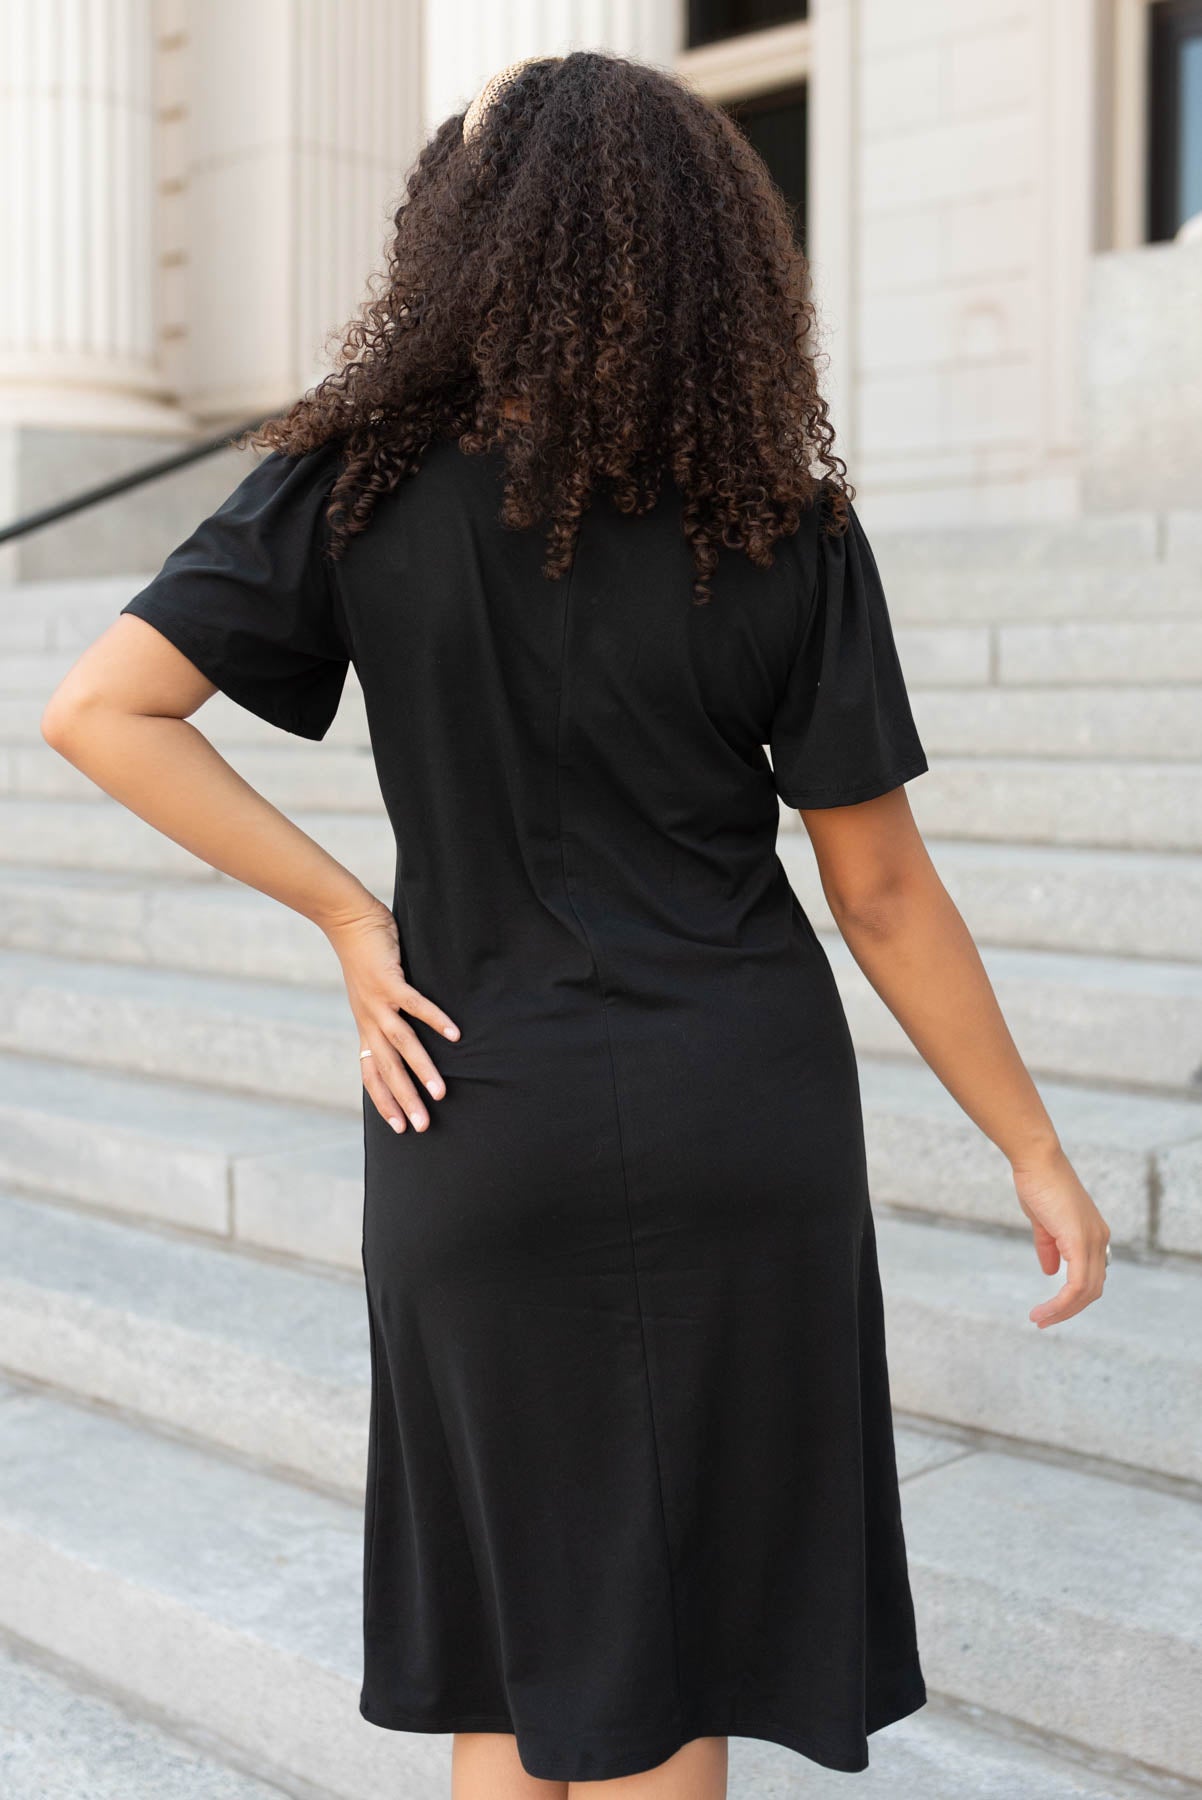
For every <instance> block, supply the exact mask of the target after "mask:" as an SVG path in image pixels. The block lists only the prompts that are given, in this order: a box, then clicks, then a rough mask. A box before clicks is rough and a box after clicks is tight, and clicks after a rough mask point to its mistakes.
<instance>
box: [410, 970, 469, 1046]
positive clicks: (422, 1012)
mask: <svg viewBox="0 0 1202 1800" xmlns="http://www.w3.org/2000/svg"><path fill="white" fill-rule="evenodd" d="M396 1006H397V1009H398V1010H399V1011H401V1012H407V1013H411V1014H412V1015H413V1017H414V1018H415V1019H421V1020H423V1021H424V1022H425V1024H427V1025H433V1027H434V1029H435V1030H436V1031H441V1033H442V1035H443V1037H448V1038H452V1039H454V1038H457V1037H458V1036H459V1027H458V1025H456V1023H455V1021H454V1020H453V1019H452V1018H450V1017H449V1015H448V1014H447V1013H445V1012H443V1010H442V1007H441V1006H436V1005H435V1004H434V1002H433V1000H429V999H427V997H426V995H425V994H422V993H419V992H418V990H417V989H416V988H415V987H414V986H413V985H412V984H411V983H410V982H408V981H406V980H405V979H404V976H402V977H401V980H400V983H399V985H398V988H397V998H396Z"/></svg>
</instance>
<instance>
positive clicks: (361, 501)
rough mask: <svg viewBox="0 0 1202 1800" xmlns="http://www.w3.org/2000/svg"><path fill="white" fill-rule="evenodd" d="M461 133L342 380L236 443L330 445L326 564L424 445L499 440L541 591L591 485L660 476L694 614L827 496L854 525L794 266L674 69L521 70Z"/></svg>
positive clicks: (800, 260)
mask: <svg viewBox="0 0 1202 1800" xmlns="http://www.w3.org/2000/svg"><path fill="white" fill-rule="evenodd" d="M463 118H464V114H463V113H456V114H455V115H454V116H452V117H451V118H448V119H447V120H446V121H445V122H444V123H443V124H442V125H441V126H439V128H438V130H437V131H436V132H435V133H434V135H433V136H432V137H431V139H430V140H429V142H428V143H427V144H426V146H425V148H424V149H423V150H422V151H421V153H420V155H419V156H418V158H417V161H416V163H415V165H414V167H413V169H412V171H411V172H410V175H409V179H408V183H407V190H406V196H405V199H404V200H403V202H402V203H401V205H400V206H399V208H398V209H397V211H396V213H395V215H394V218H393V224H394V226H395V235H394V236H393V238H392V241H391V245H390V247H389V250H388V256H387V265H386V271H385V273H384V275H383V276H382V277H381V276H380V275H379V274H376V275H374V276H373V277H372V278H371V281H370V283H369V297H368V299H367V300H366V301H365V302H364V304H363V305H362V307H361V309H360V311H359V313H358V314H357V315H356V317H355V318H354V319H353V320H352V322H351V323H350V324H349V325H348V326H346V327H345V328H344V329H343V330H342V332H340V333H339V334H336V335H339V336H341V338H342V343H341V350H340V354H339V360H338V364H337V366H336V367H335V368H334V369H333V370H332V372H331V373H330V374H328V375H327V376H325V378H324V379H323V380H321V381H320V382H319V383H318V384H317V386H316V387H314V388H313V389H312V390H310V391H309V392H308V393H306V394H305V395H304V396H303V397H302V398H301V399H299V400H297V401H296V402H295V404H293V405H292V406H291V407H290V409H289V410H288V411H287V412H285V413H283V414H282V415H280V416H278V417H276V418H273V419H270V420H268V421H266V422H265V423H264V424H262V425H260V426H259V427H258V428H257V429H255V430H253V431H251V432H248V433H244V434H243V436H242V438H241V439H240V440H239V441H240V443H241V445H242V446H243V447H246V446H251V445H253V446H255V447H257V448H271V449H278V450H280V451H282V452H284V453H286V454H300V453H302V452H305V451H308V450H313V449H316V448H318V447H319V446H320V445H322V444H325V443H327V442H329V441H330V440H332V439H337V440H339V441H340V442H341V443H342V445H343V450H344V456H343V466H342V468H341V470H340V473H339V477H338V480H337V482H336V483H335V485H334V488H333V490H332V493H331V497H330V504H329V507H328V509H327V518H328V522H329V531H330V553H331V554H332V555H334V556H340V555H341V554H342V553H343V550H344V549H345V546H346V544H347V542H348V541H349V539H350V538H351V537H352V536H354V535H355V534H357V533H358V532H360V531H362V530H364V529H365V527H366V526H367V524H368V521H369V518H370V515H371V512H372V508H373V506H374V504H375V501H376V498H377V496H378V495H380V494H383V493H386V492H388V491H389V490H390V489H392V488H394V487H395V486H396V485H397V483H398V482H399V481H400V480H401V479H402V478H403V477H404V476H407V475H410V474H412V473H414V472H415V471H416V470H417V469H418V468H419V466H420V464H421V461H422V457H423V454H424V453H425V452H426V450H427V449H428V448H429V446H430V445H431V444H432V443H433V442H434V441H435V440H437V439H439V438H455V439H457V440H458V443H459V447H460V449H461V450H463V451H464V452H466V453H469V454H473V453H480V452H483V451H487V450H493V449H497V448H500V447H502V446H503V448H504V458H505V487H504V498H503V502H502V506H501V512H500V515H499V516H500V520H501V522H502V523H503V524H505V525H507V526H510V527H513V528H517V529H521V528H528V527H533V526H537V525H538V524H540V523H541V522H543V521H549V525H548V529H547V547H546V558H545V562H544V565H543V572H544V574H545V575H546V576H548V577H549V578H552V579H555V578H557V577H559V576H561V575H563V574H564V573H565V572H566V571H567V569H568V568H569V566H570V564H571V560H572V555H573V551H574V548H575V543H576V537H577V533H578V531H579V528H580V520H581V516H582V514H583V513H584V511H585V509H586V508H587V506H588V504H589V499H590V496H591V494H592V493H593V492H594V491H597V490H600V489H602V488H603V487H604V488H605V489H606V491H608V492H609V493H610V495H611V496H612V498H613V500H614V503H615V504H616V505H617V507H618V508H619V509H620V510H621V511H623V512H628V513H631V512H643V511H646V510H647V509H648V508H649V507H651V506H652V505H654V504H655V502H656V499H657V498H658V495H659V491H660V484H661V482H662V481H663V479H664V476H665V473H668V474H670V476H671V478H672V479H673V480H674V481H675V483H676V485H677V488H678V489H679V491H680V494H681V498H682V510H681V518H682V524H683V528H684V534H685V537H686V538H687V540H688V542H689V544H690V546H691V548H692V553H693V563H694V569H695V576H694V584H693V594H694V599H695V601H696V602H697V603H699V604H700V603H704V602H705V601H707V600H708V599H710V598H711V588H710V577H711V575H712V574H713V572H714V569H715V568H716V566H717V562H718V553H719V549H720V547H721V546H722V545H726V546H728V547H729V548H731V549H739V550H742V551H744V552H745V553H746V554H747V556H748V557H749V558H750V560H751V561H752V562H753V563H755V564H757V565H759V566H762V567H767V566H770V565H771V563H772V561H773V558H774V552H773V549H772V546H773V543H774V541H775V540H776V539H777V538H779V537H782V536H786V535H790V534H792V533H794V532H796V531H797V529H798V527H799V525H800V521H801V515H802V512H803V510H804V509H805V508H807V507H809V506H811V505H813V504H816V502H817V501H818V500H819V499H820V498H829V505H828V506H827V507H825V508H824V521H823V523H824V529H829V530H834V531H838V530H843V529H845V528H846V524H847V502H848V500H849V499H851V498H852V497H853V496H854V493H855V490H854V488H851V487H850V486H849V484H848V482H847V480H846V476H847V469H846V465H845V464H844V463H843V461H842V459H841V458H840V457H838V456H837V455H836V454H835V451H834V448H833V443H834V428H833V426H832V425H831V423H830V421H829V419H828V416H827V407H826V402H825V400H824V399H823V398H822V396H821V394H820V393H819V390H818V377H817V369H816V357H815V349H814V339H815V315H814V308H813V303H812V299H811V293H810V280H809V270H808V266H807V263H806V259H805V257H804V255H803V254H802V251H801V249H800V248H799V247H798V244H797V242H796V239H795V237H794V233H793V228H792V224H791V221H790V216H789V209H788V206H787V203H786V201H785V199H784V196H783V195H782V193H781V192H780V190H779V189H778V188H777V187H776V185H775V183H774V182H773V180H772V178H771V176H770V175H769V173H768V170H767V168H766V167H765V165H764V163H763V161H762V159H761V158H760V157H759V155H758V154H757V153H756V152H755V151H754V150H753V149H752V147H751V146H750V144H749V143H748V142H747V140H746V138H745V137H744V136H743V134H742V133H741V131H740V130H739V129H738V127H737V126H736V125H735V124H734V123H733V122H732V120H731V119H730V117H729V116H728V115H727V114H726V113H725V112H724V111H723V110H722V109H721V108H720V107H718V106H715V105H713V104H712V103H711V102H710V101H708V100H706V99H704V98H703V97H702V96H701V95H699V94H698V93H696V92H695V91H693V90H692V89H691V88H690V87H688V86H687V85H686V83H685V82H684V81H683V80H681V79H680V78H678V77H677V76H675V75H673V74H671V73H670V72H667V71H664V70H662V69H659V68H656V67H654V66H651V65H648V64H644V63H640V62H636V61H634V60H632V59H630V58H627V57H623V56H619V55H616V54H613V53H610V52H603V51H596V50H579V51H574V52H572V53H571V54H570V55H566V56H563V57H545V58H539V59H533V60H531V61H530V62H529V63H527V64H526V66H525V68H524V69H522V70H521V71H520V72H519V73H518V74H517V76H516V78H515V79H514V80H513V81H512V82H511V84H510V85H508V86H507V87H505V88H503V89H502V91H501V93H500V95H499V97H498V98H497V99H496V100H494V101H493V102H492V103H491V104H490V105H489V106H488V108H487V110H486V111H485V113H484V116H483V119H482V122H481V125H480V127H479V130H478V132H477V134H476V135H474V136H472V137H471V138H470V141H469V142H468V143H466V144H465V142H464V141H463V135H462V129H461V128H462V123H463ZM381 280H382V281H383V284H384V285H383V289H382V291H381V290H380V289H379V287H378V284H379V283H380V281H381ZM515 405H516V406H518V407H521V406H523V405H524V406H525V409H526V415H527V416H526V417H525V418H522V417H515V414H514V412H512V411H511V410H510V408H511V407H513V406H515Z"/></svg>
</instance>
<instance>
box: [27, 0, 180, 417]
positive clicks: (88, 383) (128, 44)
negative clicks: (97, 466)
mask: <svg viewBox="0 0 1202 1800" xmlns="http://www.w3.org/2000/svg"><path fill="white" fill-rule="evenodd" d="M0 68H2V69H3V71H4V78H3V86H2V87H0V168H2V170H3V178H2V180H0V242H2V243H3V244H4V246H5V250H6V259H5V260H6V267H5V270H4V279H3V282H0V424H4V425H10V426H24V425H37V426H51V427H67V428H71V427H75V426H83V427H88V428H96V429H103V430H106V431H117V432H121V431H131V432H139V431H147V430H148V431H155V430H170V429H178V426H179V419H178V416H177V415H176V414H175V412H174V411H173V409H172V408H170V407H169V406H167V405H165V404H164V400H163V380H162V376H161V372H160V369H159V366H158V356H157V350H158V345H157V340H156V323H155V306H154V295H155V262H154V243H153V230H152V220H153V208H154V159H153V142H154V116H153V109H154V95H153V80H152V74H153V40H152V29H151V0H4V4H3V5H2V6H0Z"/></svg>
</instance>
